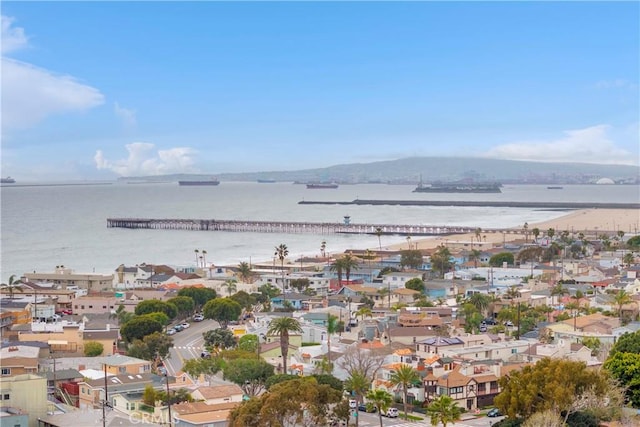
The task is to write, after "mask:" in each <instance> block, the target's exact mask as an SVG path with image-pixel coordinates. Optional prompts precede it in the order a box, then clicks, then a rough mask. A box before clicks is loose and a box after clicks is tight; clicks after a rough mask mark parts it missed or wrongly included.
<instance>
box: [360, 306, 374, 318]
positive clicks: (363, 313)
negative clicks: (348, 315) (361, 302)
mask: <svg viewBox="0 0 640 427" xmlns="http://www.w3.org/2000/svg"><path fill="white" fill-rule="evenodd" d="M356 316H360V318H361V319H362V320H364V317H365V316H368V317H372V316H373V314H372V312H371V309H370V308H369V307H367V306H363V307H360V308H359V309H358V311H356Z"/></svg>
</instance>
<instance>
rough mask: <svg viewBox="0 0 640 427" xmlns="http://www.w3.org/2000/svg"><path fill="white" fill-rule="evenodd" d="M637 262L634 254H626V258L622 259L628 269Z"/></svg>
mask: <svg viewBox="0 0 640 427" xmlns="http://www.w3.org/2000/svg"><path fill="white" fill-rule="evenodd" d="M635 260H636V257H635V255H634V254H633V252H628V253H626V254H624V256H623V257H622V262H623V263H624V264H627V268H630V267H631V264H633V263H634V262H635Z"/></svg>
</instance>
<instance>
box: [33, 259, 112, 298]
mask: <svg viewBox="0 0 640 427" xmlns="http://www.w3.org/2000/svg"><path fill="white" fill-rule="evenodd" d="M21 279H22V280H23V281H29V282H35V283H53V284H55V285H58V287H59V288H62V289H66V288H68V287H78V288H79V289H86V290H87V291H89V293H91V292H100V291H107V290H110V289H111V288H112V287H113V279H114V275H113V274H96V273H75V272H74V271H73V270H72V269H70V268H67V267H65V266H64V265H60V266H56V269H55V270H54V271H53V272H52V273H36V272H34V273H25V275H24V276H23V277H22V278H21Z"/></svg>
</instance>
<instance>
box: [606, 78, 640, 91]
mask: <svg viewBox="0 0 640 427" xmlns="http://www.w3.org/2000/svg"><path fill="white" fill-rule="evenodd" d="M596 88H598V89H619V88H624V89H637V88H638V85H637V84H635V83H633V82H630V81H628V80H625V79H614V80H600V81H599V82H597V83H596Z"/></svg>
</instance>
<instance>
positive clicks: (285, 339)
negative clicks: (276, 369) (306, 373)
mask: <svg viewBox="0 0 640 427" xmlns="http://www.w3.org/2000/svg"><path fill="white" fill-rule="evenodd" d="M289 332H302V327H301V326H300V322H298V321H297V320H296V319H294V318H293V317H279V318H277V319H273V320H272V321H271V323H269V328H268V329H267V334H268V335H278V336H279V337H280V352H281V353H282V368H283V370H282V372H283V373H284V374H286V373H287V357H288V355H289Z"/></svg>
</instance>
